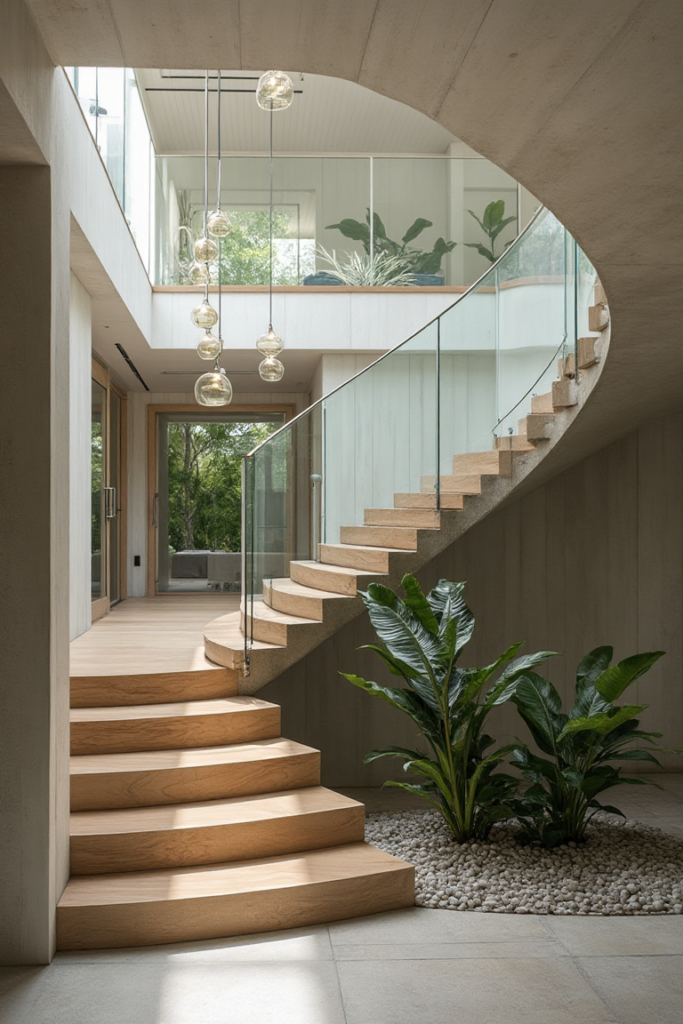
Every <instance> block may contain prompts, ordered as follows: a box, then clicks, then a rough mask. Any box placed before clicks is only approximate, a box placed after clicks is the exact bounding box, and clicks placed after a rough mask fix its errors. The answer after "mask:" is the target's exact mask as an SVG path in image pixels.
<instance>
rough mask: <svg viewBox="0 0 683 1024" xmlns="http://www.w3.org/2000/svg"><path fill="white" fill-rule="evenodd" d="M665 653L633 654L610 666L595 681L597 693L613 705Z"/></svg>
mask: <svg viewBox="0 0 683 1024" xmlns="http://www.w3.org/2000/svg"><path fill="white" fill-rule="evenodd" d="M665 653H666V652H665V651H648V652H646V653H644V654H633V655H632V656H631V657H630V658H624V660H623V661H620V662H619V664H618V665H612V667H611V668H608V669H607V670H606V671H605V672H603V673H602V675H601V676H599V677H598V679H597V680H596V681H595V686H596V688H597V690H598V692H599V693H600V694H601V695H602V696H603V697H604V698H605V700H608V701H610V702H611V703H614V701H615V700H618V699H619V697H620V696H621V695H622V693H623V692H624V690H625V689H626V687H627V686H630V685H631V683H634V682H635V681H636V679H640V677H641V676H642V675H644V674H645V673H646V672H647V671H649V669H651V668H652V666H653V665H654V663H655V662H656V661H658V660H659V658H661V657H662V656H663V655H664V654H665Z"/></svg>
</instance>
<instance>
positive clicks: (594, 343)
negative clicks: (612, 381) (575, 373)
mask: <svg viewBox="0 0 683 1024" xmlns="http://www.w3.org/2000/svg"><path fill="white" fill-rule="evenodd" d="M599 342H600V338H579V342H578V355H579V370H588V369H589V368H590V367H591V366H595V364H596V363H597V362H599V361H600V356H599V355H598V345H599Z"/></svg>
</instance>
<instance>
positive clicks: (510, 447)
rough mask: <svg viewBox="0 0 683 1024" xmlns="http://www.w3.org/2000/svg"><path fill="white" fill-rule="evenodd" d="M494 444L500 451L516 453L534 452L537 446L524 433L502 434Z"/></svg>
mask: <svg viewBox="0 0 683 1024" xmlns="http://www.w3.org/2000/svg"><path fill="white" fill-rule="evenodd" d="M494 444H495V446H496V448H497V449H498V450H499V451H504V452H512V453H514V454H517V453H520V452H533V451H534V450H535V448H536V445H535V444H533V442H532V441H530V440H529V438H528V437H526V436H525V435H524V434H502V435H501V436H500V437H497V438H496V439H495V441H494Z"/></svg>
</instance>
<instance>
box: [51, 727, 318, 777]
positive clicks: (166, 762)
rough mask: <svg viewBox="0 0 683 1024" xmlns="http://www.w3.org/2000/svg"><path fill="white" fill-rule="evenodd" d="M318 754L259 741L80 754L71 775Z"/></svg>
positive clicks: (292, 743)
mask: <svg viewBox="0 0 683 1024" xmlns="http://www.w3.org/2000/svg"><path fill="white" fill-rule="evenodd" d="M315 753H318V752H317V751H316V750H314V748H313V747H307V746H305V745H304V744H303V743H297V742H296V740H288V739H283V738H282V737H281V736H280V737H277V738H276V739H269V740H259V741H258V742H255V743H231V744H228V745H226V746H220V747H187V748H184V749H178V750H145V751H133V752H127V753H123V754H79V755H76V756H74V757H72V758H71V775H72V776H74V775H97V774H112V773H118V772H158V771H164V770H168V769H175V768H194V767H205V766H208V765H213V764H216V765H222V764H243V763H246V762H257V761H265V760H269V759H271V758H278V757H292V756H296V755H298V754H315Z"/></svg>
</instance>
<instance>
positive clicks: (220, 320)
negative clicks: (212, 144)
mask: <svg viewBox="0 0 683 1024" xmlns="http://www.w3.org/2000/svg"><path fill="white" fill-rule="evenodd" d="M216 104H217V117H216V142H217V148H218V166H217V168H216V179H217V181H216V209H217V210H220V208H221V164H222V157H221V72H220V68H219V69H218V93H217V94H216ZM221 243H222V239H221V238H219V239H218V340H219V341H220V343H221V351H222V349H223V293H222V290H221ZM219 359H220V353H219V355H218V356H216V369H218V361H219Z"/></svg>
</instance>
